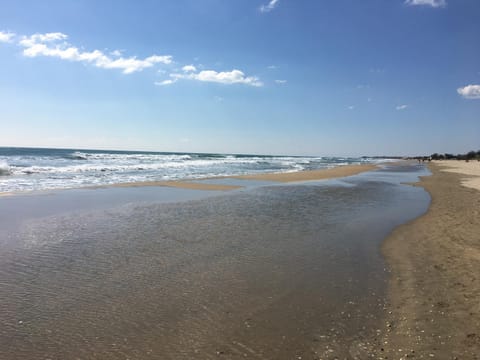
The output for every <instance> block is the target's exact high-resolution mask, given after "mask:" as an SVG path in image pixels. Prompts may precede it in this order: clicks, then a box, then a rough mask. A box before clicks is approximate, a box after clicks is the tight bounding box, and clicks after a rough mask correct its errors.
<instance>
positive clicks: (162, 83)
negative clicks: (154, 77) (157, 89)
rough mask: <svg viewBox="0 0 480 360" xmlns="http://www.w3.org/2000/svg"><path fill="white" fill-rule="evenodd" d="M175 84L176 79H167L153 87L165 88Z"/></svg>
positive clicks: (157, 82)
mask: <svg viewBox="0 0 480 360" xmlns="http://www.w3.org/2000/svg"><path fill="white" fill-rule="evenodd" d="M176 82H177V79H167V80H163V81H156V82H155V85H158V86H166V85H172V84H175V83H176Z"/></svg>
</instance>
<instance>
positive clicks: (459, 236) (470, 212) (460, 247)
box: [379, 162, 480, 359]
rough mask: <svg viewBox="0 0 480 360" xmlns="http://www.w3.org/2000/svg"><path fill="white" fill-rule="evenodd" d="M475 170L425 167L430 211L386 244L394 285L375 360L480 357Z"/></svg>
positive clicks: (479, 200) (479, 194)
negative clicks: (430, 173)
mask: <svg viewBox="0 0 480 360" xmlns="http://www.w3.org/2000/svg"><path fill="white" fill-rule="evenodd" d="M476 166H477V164H476V163H475V164H473V163H470V165H469V164H468V163H460V162H447V163H443V162H440V163H432V164H431V165H429V168H430V170H431V171H432V176H429V177H425V178H422V181H421V183H420V184H419V185H420V186H422V187H424V188H425V189H426V190H427V191H428V192H429V193H430V195H431V197H432V202H431V206H430V208H429V211H428V212H427V213H426V214H425V215H424V216H422V217H420V218H418V219H416V220H414V221H413V222H411V223H408V224H406V225H403V226H400V227H399V228H397V229H396V230H395V231H394V232H393V233H392V234H391V236H390V237H389V238H388V239H387V240H386V241H385V243H384V246H383V253H384V255H385V256H386V258H387V262H388V263H389V264H390V267H391V279H390V288H389V294H388V297H389V311H388V314H389V315H388V318H387V321H386V335H385V336H384V338H383V339H382V343H381V346H380V347H379V353H380V355H381V356H380V357H379V358H382V359H387V358H388V359H400V358H402V359H403V358H440V359H479V358H480V330H479V329H480V301H479V299H480V221H479V219H480V188H479V187H474V186H471V185H472V184H473V183H474V182H475V181H476V180H475V178H474V177H473V176H474V175H475V174H476V173H475V171H474V170H472V169H473V168H474V167H476ZM462 169H463V170H462ZM465 169H467V170H468V169H469V170H468V171H467V170H465ZM472 171H473V173H472ZM477 175H480V174H477ZM466 178H468V179H467V180H466ZM465 182H466V183H465ZM465 185H467V186H465Z"/></svg>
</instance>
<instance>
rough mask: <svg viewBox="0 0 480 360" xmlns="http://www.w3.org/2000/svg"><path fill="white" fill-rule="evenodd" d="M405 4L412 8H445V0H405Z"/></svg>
mask: <svg viewBox="0 0 480 360" xmlns="http://www.w3.org/2000/svg"><path fill="white" fill-rule="evenodd" d="M405 4H407V5H412V6H415V5H425V6H431V7H434V8H442V7H445V6H447V0H405Z"/></svg>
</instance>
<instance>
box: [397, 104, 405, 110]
mask: <svg viewBox="0 0 480 360" xmlns="http://www.w3.org/2000/svg"><path fill="white" fill-rule="evenodd" d="M406 108H408V105H405V104H403V105H397V106H395V110H397V111H401V110H405V109H406Z"/></svg>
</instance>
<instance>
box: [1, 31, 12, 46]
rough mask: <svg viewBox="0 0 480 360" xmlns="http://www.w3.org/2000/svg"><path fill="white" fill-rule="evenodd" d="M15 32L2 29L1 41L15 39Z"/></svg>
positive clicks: (5, 41) (6, 41)
mask: <svg viewBox="0 0 480 360" xmlns="http://www.w3.org/2000/svg"><path fill="white" fill-rule="evenodd" d="M14 37H15V34H14V33H11V32H8V31H0V43H9V42H12V41H13V38H14Z"/></svg>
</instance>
